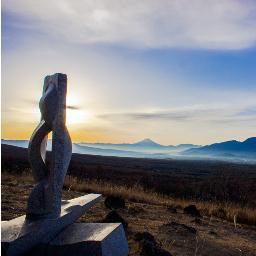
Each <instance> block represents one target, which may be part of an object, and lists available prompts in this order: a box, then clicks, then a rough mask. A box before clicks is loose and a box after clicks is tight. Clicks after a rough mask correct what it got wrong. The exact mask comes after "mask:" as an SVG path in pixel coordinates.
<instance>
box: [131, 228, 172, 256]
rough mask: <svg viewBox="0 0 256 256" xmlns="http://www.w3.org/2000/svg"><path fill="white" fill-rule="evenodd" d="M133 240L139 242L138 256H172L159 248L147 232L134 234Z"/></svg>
mask: <svg viewBox="0 0 256 256" xmlns="http://www.w3.org/2000/svg"><path fill="white" fill-rule="evenodd" d="M134 240H135V241H137V242H139V246H140V254H139V255H140V256H172V255H171V254H170V253H169V252H168V251H166V250H164V249H162V248H161V247H160V245H159V244H158V243H157V242H156V240H155V238H154V236H153V235H152V234H150V233H149V232H138V233H136V234H135V236H134Z"/></svg>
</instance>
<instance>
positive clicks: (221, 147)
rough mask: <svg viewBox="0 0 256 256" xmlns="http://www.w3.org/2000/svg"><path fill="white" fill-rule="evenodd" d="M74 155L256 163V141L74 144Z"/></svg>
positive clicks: (23, 144) (17, 143) (18, 143)
mask: <svg viewBox="0 0 256 256" xmlns="http://www.w3.org/2000/svg"><path fill="white" fill-rule="evenodd" d="M2 144H8V145H13V146H18V147H24V148H26V147H28V141H27V140H2ZM47 150H51V140H49V143H48V147H47ZM72 151H73V153H79V154H91V155H105V156H119V157H137V158H162V159H163V158H214V159H221V160H238V161H239V160H246V159H248V160H249V161H256V137H252V138H248V139H247V140H245V141H243V142H240V141H236V140H231V141H226V142H221V143H214V144H211V145H207V146H199V145H194V144H180V145H177V146H173V145H169V146H165V145H161V144H158V143H156V142H154V141H152V140H151V139H144V140H142V141H139V142H136V143H132V144H128V143H123V144H111V143H73V149H72Z"/></svg>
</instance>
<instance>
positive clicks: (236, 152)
mask: <svg viewBox="0 0 256 256" xmlns="http://www.w3.org/2000/svg"><path fill="white" fill-rule="evenodd" d="M184 154H186V155H208V156H217V155H218V156H229V157H248V158H252V157H256V137H252V138H248V139H247V140H245V141H243V142H240V141H236V140H231V141H225V142H221V143H214V144H211V145H207V146H203V147H200V148H192V149H188V150H186V151H185V152H184Z"/></svg>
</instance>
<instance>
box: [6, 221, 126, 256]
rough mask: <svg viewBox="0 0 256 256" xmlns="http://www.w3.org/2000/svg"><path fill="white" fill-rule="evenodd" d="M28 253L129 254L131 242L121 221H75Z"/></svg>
mask: <svg viewBox="0 0 256 256" xmlns="http://www.w3.org/2000/svg"><path fill="white" fill-rule="evenodd" d="M21 226H22V224H21V223H20V225H17V226H16V229H21ZM5 243H6V246H8V243H7V242H6V241H5ZM28 255H38V256H57V255H61V256H70V255H76V256H80V255H81V256H84V255H90V256H92V255H93V256H113V255H115V256H127V255H128V244H127V241H126V238H125V233H124V229H123V226H122V224H120V223H74V224H72V225H70V226H68V227H67V228H66V229H64V230H63V231H62V232H61V233H59V234H58V235H57V236H56V237H55V238H54V239H53V240H52V241H51V242H50V243H48V244H44V243H41V244H39V245H38V246H37V247H35V248H33V249H32V250H31V251H30V252H28Z"/></svg>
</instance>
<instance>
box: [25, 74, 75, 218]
mask: <svg viewBox="0 0 256 256" xmlns="http://www.w3.org/2000/svg"><path fill="white" fill-rule="evenodd" d="M66 93H67V76H66V75H65V74H59V73H57V74H54V75H52V76H47V77H46V78H45V81H44V88H43V95H42V97H41V99H40V103H39V106H40V111H41V122H40V123H39V125H38V126H37V128H36V129H35V131H34V133H33V134H32V136H31V139H30V142H29V148H28V151H29V161H30V163H31V167H32V173H33V176H34V179H35V182H36V183H37V185H36V186H35V188H34V189H33V191H32V192H31V194H30V197H29V200H28V207H27V219H28V220H40V219H54V218H58V217H59V215H60V211H61V191H62V187H63V183H64V178H65V176H66V172H67V169H68V165H69V162H70V159H71V154H72V146H71V140H70V136H69V133H68V131H67V128H66V125H65V122H66ZM51 131H52V158H51V165H50V167H49V168H48V167H47V166H46V164H45V155H46V146H47V135H48V133H49V132H51Z"/></svg>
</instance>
